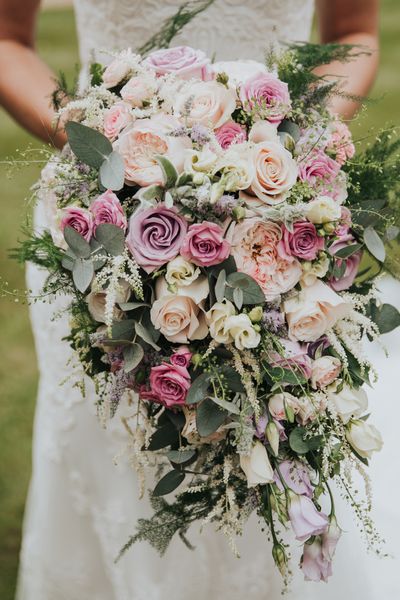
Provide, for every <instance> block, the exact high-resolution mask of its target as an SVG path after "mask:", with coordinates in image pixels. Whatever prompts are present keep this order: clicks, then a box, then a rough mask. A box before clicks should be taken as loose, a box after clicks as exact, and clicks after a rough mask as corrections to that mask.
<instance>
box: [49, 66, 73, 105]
mask: <svg viewBox="0 0 400 600" xmlns="http://www.w3.org/2000/svg"><path fill="white" fill-rule="evenodd" d="M78 77H79V67H78V65H75V74H74V77H73V80H72V83H71V85H70V84H69V83H68V78H67V76H66V74H65V73H64V72H63V71H60V72H59V75H58V77H57V78H56V79H55V84H56V85H55V89H54V91H53V92H52V94H51V101H52V104H53V106H54V109H55V110H59V109H60V108H61V107H62V106H63V105H64V104H65V101H66V99H67V98H68V99H69V100H71V99H73V98H75V96H76V94H77V91H78Z"/></svg>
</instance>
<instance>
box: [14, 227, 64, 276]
mask: <svg viewBox="0 0 400 600" xmlns="http://www.w3.org/2000/svg"><path fill="white" fill-rule="evenodd" d="M25 233H26V235H27V236H28V237H27V239H25V240H22V241H20V242H19V246H17V247H16V248H12V249H11V250H10V258H12V259H15V260H17V261H18V262H19V263H21V264H24V263H26V262H33V263H35V264H36V265H38V266H40V267H44V268H46V269H48V270H49V271H56V270H57V269H59V268H60V266H61V260H62V257H63V253H62V252H61V250H60V249H59V248H57V247H56V246H55V245H54V242H53V238H52V237H51V234H50V232H49V231H44V232H43V233H40V234H36V233H32V232H30V231H28V230H25Z"/></svg>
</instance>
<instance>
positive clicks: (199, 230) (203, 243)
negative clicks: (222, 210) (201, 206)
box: [181, 221, 231, 267]
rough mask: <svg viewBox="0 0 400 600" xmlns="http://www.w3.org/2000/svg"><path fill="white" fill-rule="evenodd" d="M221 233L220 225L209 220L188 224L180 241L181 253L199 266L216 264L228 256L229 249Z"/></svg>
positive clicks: (228, 244)
mask: <svg viewBox="0 0 400 600" xmlns="http://www.w3.org/2000/svg"><path fill="white" fill-rule="evenodd" d="M223 233H224V232H223V230H222V228H221V227H220V225H217V223H210V222H209V221H203V223H195V224H194V225H190V227H189V229H188V232H187V234H186V236H185V238H184V240H183V243H182V247H181V255H182V256H183V258H185V259H186V260H187V261H189V262H192V263H194V264H195V265H198V266H200V267H211V266H212V265H218V264H219V263H221V262H222V261H224V260H225V259H227V258H228V256H229V253H230V249H231V245H230V243H229V242H228V241H227V240H225V239H224V236H223Z"/></svg>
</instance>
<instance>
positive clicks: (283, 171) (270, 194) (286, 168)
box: [250, 141, 298, 205]
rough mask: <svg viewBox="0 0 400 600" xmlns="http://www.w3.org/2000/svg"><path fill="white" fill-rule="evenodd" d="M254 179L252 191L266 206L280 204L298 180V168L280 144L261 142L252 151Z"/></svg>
mask: <svg viewBox="0 0 400 600" xmlns="http://www.w3.org/2000/svg"><path fill="white" fill-rule="evenodd" d="M252 157H253V163H254V171H255V173H254V178H253V181H252V183H251V186H250V189H251V191H252V192H253V194H255V195H256V196H257V198H259V199H260V200H262V201H263V202H265V203H266V204H271V205H273V204H278V203H279V202H282V201H283V200H284V199H285V197H286V196H287V194H288V192H289V191H290V190H291V188H292V187H293V186H294V184H295V183H296V180H297V175H298V167H297V163H296V161H295V160H294V159H293V157H292V155H291V154H290V152H288V151H287V150H286V149H285V148H284V147H283V146H282V144H280V142H274V141H272V142H260V143H258V144H255V146H254V148H253V151H252Z"/></svg>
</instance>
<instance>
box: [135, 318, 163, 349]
mask: <svg viewBox="0 0 400 600" xmlns="http://www.w3.org/2000/svg"><path fill="white" fill-rule="evenodd" d="M135 331H136V333H137V334H138V336H139V337H141V338H142V340H144V341H145V342H146V343H147V344H149V345H150V346H151V347H152V348H154V350H156V351H157V352H158V351H159V350H161V348H160V346H157V344H156V343H155V341H154V339H153V337H152V335H151V333H150V332H149V331H148V330H147V329H146V327H144V325H142V323H140V322H139V321H135Z"/></svg>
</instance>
